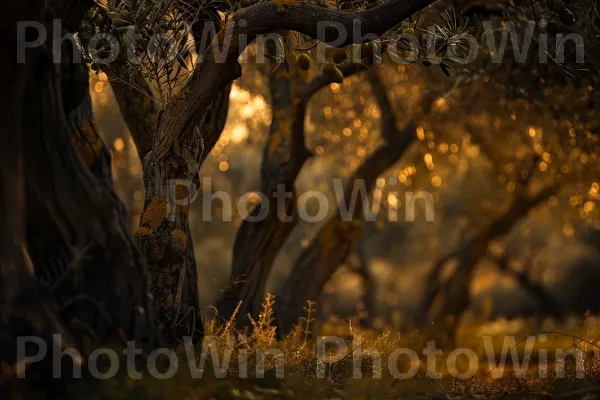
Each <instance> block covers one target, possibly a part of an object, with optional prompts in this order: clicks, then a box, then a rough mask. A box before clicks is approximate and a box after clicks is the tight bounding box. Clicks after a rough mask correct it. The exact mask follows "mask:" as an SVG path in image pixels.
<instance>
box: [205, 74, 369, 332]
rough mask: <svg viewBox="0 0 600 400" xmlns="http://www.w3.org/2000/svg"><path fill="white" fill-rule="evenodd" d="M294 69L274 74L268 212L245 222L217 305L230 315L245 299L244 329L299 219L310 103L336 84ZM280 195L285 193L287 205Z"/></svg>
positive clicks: (264, 175)
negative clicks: (300, 176)
mask: <svg viewBox="0 0 600 400" xmlns="http://www.w3.org/2000/svg"><path fill="white" fill-rule="evenodd" d="M292 68H293V73H292V75H291V76H288V74H287V72H286V71H285V69H284V68H282V67H281V66H280V67H279V68H277V70H276V71H275V72H274V73H273V74H272V76H271V78H270V91H271V96H272V101H271V102H272V109H273V120H272V122H271V133H270V135H269V138H268V140H267V143H266V145H265V149H264V152H263V163H262V166H261V182H260V192H261V193H262V194H264V195H265V196H269V197H267V198H266V199H267V200H268V204H267V205H266V206H265V207H266V210H267V211H265V212H263V210H262V208H261V204H260V203H259V204H258V205H257V206H256V207H255V208H254V209H253V210H252V212H251V213H250V215H249V218H246V219H245V220H244V222H243V223H242V225H241V227H240V229H239V231H238V233H237V235H236V239H235V244H234V250H233V265H232V272H231V274H230V282H233V283H232V284H231V286H229V287H228V288H227V289H226V291H225V293H224V294H223V296H222V298H221V299H220V300H219V302H218V304H217V309H218V311H219V316H220V317H221V318H224V319H228V318H230V317H231V316H232V313H233V312H234V310H235V309H236V308H237V306H238V304H239V303H240V302H241V305H240V308H239V309H238V314H237V316H236V325H237V326H238V328H240V329H243V328H244V327H247V326H249V320H248V315H250V316H251V317H252V318H254V319H256V318H257V316H258V313H259V311H260V309H261V303H262V302H263V300H264V299H265V295H266V289H265V287H266V283H267V278H268V276H269V274H270V272H271V268H272V266H273V262H274V261H275V258H276V257H277V254H278V253H279V251H280V249H281V247H282V246H283V244H284V243H285V241H286V240H287V238H288V237H289V235H290V233H291V232H292V230H293V229H294V228H295V227H296V225H297V223H298V215H297V209H296V202H297V196H296V190H295V186H294V183H295V181H296V179H297V178H298V174H299V173H300V170H301V169H302V166H303V165H304V163H305V161H306V160H307V159H308V158H309V157H310V156H311V152H310V151H309V150H308V149H307V148H306V145H305V122H306V121H305V120H306V113H307V107H308V103H309V101H310V99H311V98H312V97H313V96H314V95H315V94H316V93H318V92H319V91H320V90H321V89H323V88H325V87H327V86H328V85H329V84H331V83H332V82H333V81H332V78H331V77H328V76H326V75H319V76H317V77H315V78H313V79H312V81H310V82H309V83H307V84H304V82H303V79H302V76H301V75H302V73H301V72H300V70H299V68H298V66H297V65H295V64H294V65H293V67H292ZM364 68H365V67H364V66H363V65H362V64H352V63H347V64H345V65H342V66H340V70H341V71H342V73H343V74H344V76H351V75H353V74H355V73H357V72H359V71H361V70H363V69H364ZM281 194H285V196H286V197H285V198H284V202H283V204H282V201H281V199H280V196H281ZM262 200H263V199H261V201H262ZM282 205H283V207H282Z"/></svg>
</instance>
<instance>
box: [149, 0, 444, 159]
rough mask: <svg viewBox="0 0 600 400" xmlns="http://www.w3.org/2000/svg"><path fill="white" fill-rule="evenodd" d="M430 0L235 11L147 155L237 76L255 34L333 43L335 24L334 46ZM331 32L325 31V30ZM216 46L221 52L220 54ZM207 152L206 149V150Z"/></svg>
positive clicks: (381, 28)
mask: <svg viewBox="0 0 600 400" xmlns="http://www.w3.org/2000/svg"><path fill="white" fill-rule="evenodd" d="M434 1H435V0H412V1H408V0H390V1H388V2H385V3H383V4H381V5H379V6H377V7H374V8H372V9H368V10H366V11H363V12H360V13H356V12H354V13H346V12H342V11H337V10H330V9H327V8H322V7H316V6H312V5H308V4H299V5H282V4H281V3H279V4H278V3H277V2H267V3H259V4H256V5H253V6H251V7H248V8H244V9H242V10H239V11H238V12H236V13H235V14H234V16H233V18H232V19H231V21H230V22H229V23H228V24H227V26H226V27H224V28H223V29H222V30H221V31H220V32H219V34H218V35H217V36H216V38H215V40H213V43H212V45H211V46H210V47H209V48H208V49H207V50H206V51H205V53H204V55H203V57H202V61H201V62H200V63H199V65H198V66H197V67H196V68H195V70H194V73H193V74H192V77H191V78H190V81H189V82H188V84H187V85H186V87H185V88H184V89H183V90H182V91H181V92H180V94H179V95H178V96H177V97H176V98H175V99H174V100H173V101H172V102H171V103H170V104H169V105H168V106H167V108H166V109H165V111H164V113H163V114H162V115H161V118H160V119H159V122H158V126H157V129H156V132H157V133H158V134H157V135H155V136H156V137H155V139H156V142H155V146H153V151H152V158H153V159H158V160H159V159H162V158H164V157H165V156H166V154H167V153H168V152H169V151H170V149H171V147H172V144H173V142H174V141H175V140H177V139H178V138H179V137H180V136H181V135H184V134H189V132H191V127H192V126H193V124H196V123H198V121H199V120H200V119H201V117H202V114H203V112H204V109H205V108H206V107H207V106H208V104H209V103H210V101H211V100H212V98H213V97H214V95H215V94H216V93H217V92H218V91H219V90H220V89H221V88H222V87H223V86H225V85H227V84H228V83H230V82H231V81H232V80H233V79H236V78H237V77H239V75H240V67H239V65H238V63H237V59H238V57H239V55H240V54H241V52H242V51H244V49H245V47H246V46H247V45H248V44H249V43H251V42H252V41H253V40H254V39H256V38H257V37H258V36H259V35H261V34H265V33H268V32H273V31H277V30H293V31H298V32H300V33H303V34H306V35H309V36H312V37H314V38H318V39H321V40H323V39H324V41H325V42H330V43H331V42H332V41H333V40H335V39H337V36H338V33H337V30H335V29H331V28H330V29H326V26H327V25H329V26H330V27H331V26H335V27H337V28H340V29H342V30H343V32H345V33H346V35H345V37H342V40H341V41H340V42H339V43H337V42H336V45H337V46H347V45H349V44H352V43H359V42H362V41H364V37H365V35H366V34H370V35H371V39H373V37H378V36H381V35H382V34H383V33H385V32H386V31H387V30H389V29H391V28H392V27H393V26H394V25H396V24H397V23H399V22H400V21H402V20H404V19H406V18H408V17H409V16H410V15H412V14H414V13H415V12H417V11H419V10H421V9H423V8H425V7H427V6H428V5H430V4H432V3H433V2H434ZM332 30H333V31H334V32H330V31H332ZM221 50H222V51H223V52H224V54H221ZM209 150H210V149H209Z"/></svg>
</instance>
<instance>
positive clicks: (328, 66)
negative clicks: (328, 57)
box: [321, 61, 337, 77]
mask: <svg viewBox="0 0 600 400" xmlns="http://www.w3.org/2000/svg"><path fill="white" fill-rule="evenodd" d="M336 69H337V67H336V66H335V63H333V62H331V61H327V62H326V63H325V64H323V67H321V72H323V75H327V76H329V77H332V76H333V74H335V70H336Z"/></svg>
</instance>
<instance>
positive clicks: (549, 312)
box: [490, 254, 565, 321]
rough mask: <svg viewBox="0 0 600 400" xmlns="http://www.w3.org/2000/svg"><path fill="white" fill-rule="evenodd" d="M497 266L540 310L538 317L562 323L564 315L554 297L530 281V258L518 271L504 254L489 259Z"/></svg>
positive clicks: (539, 284) (536, 283)
mask: <svg viewBox="0 0 600 400" xmlns="http://www.w3.org/2000/svg"><path fill="white" fill-rule="evenodd" d="M490 258H491V259H492V260H493V261H494V262H495V263H496V265H497V266H498V269H499V270H500V271H502V272H503V273H505V274H507V275H509V276H510V277H512V278H513V279H514V280H515V281H516V283H517V284H518V285H519V286H520V287H521V288H522V289H523V290H524V291H525V292H526V293H527V294H528V295H529V296H531V297H532V298H533V299H534V300H535V301H536V302H537V303H538V306H539V309H540V316H543V317H547V316H549V317H552V318H554V319H556V320H557V321H564V318H565V316H564V313H563V312H562V310H561V306H560V305H559V304H558V303H557V301H556V300H555V299H554V296H552V294H551V293H550V292H549V291H548V289H546V287H545V286H544V285H543V284H542V283H540V282H536V281H534V280H532V279H531V276H530V274H529V273H528V271H527V270H528V269H529V268H528V266H530V265H531V264H532V260H531V258H529V257H528V258H526V259H525V261H524V264H525V265H524V266H523V270H522V271H519V270H516V269H514V268H512V267H511V266H510V261H509V259H508V257H507V256H506V254H503V255H502V256H499V257H495V256H492V257H490Z"/></svg>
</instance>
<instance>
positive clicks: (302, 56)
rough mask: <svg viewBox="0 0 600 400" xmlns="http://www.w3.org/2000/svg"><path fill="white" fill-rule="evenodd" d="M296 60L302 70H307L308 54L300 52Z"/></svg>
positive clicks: (308, 67)
mask: <svg viewBox="0 0 600 400" xmlns="http://www.w3.org/2000/svg"><path fill="white" fill-rule="evenodd" d="M297 61H298V65H299V66H300V69H301V70H302V71H308V70H309V69H310V57H309V56H308V55H306V54H304V53H302V54H300V55H299V56H298V58H297Z"/></svg>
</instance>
